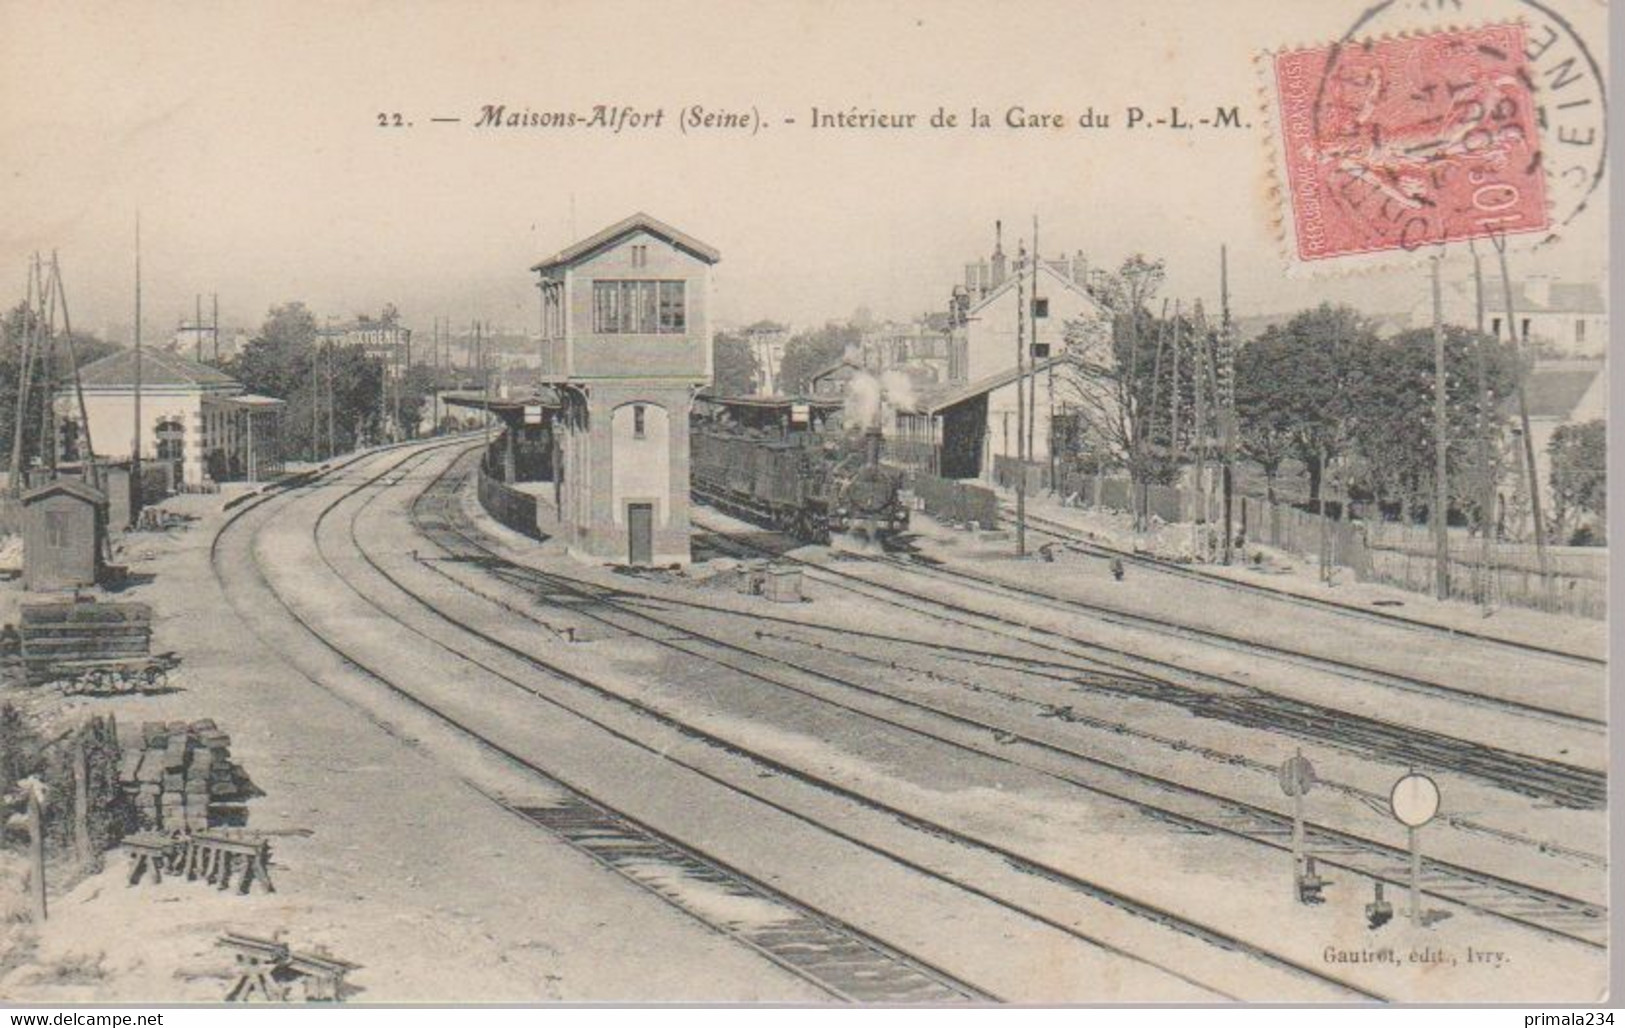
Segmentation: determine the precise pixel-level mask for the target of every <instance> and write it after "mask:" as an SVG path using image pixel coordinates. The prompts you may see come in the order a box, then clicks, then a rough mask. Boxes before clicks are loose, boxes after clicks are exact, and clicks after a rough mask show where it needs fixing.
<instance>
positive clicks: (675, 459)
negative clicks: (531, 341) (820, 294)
mask: <svg viewBox="0 0 1625 1028" xmlns="http://www.w3.org/2000/svg"><path fill="white" fill-rule="evenodd" d="M720 259H721V255H720V254H719V253H718V252H717V251H716V250H715V249H714V248H712V247H711V246H708V245H707V244H705V243H702V242H700V241H699V240H697V239H695V238H694V237H692V236H689V235H687V234H685V233H683V232H680V231H678V230H677V229H675V228H672V227H671V226H669V225H666V224H664V223H663V222H660V221H657V220H656V219H654V218H652V217H650V216H649V215H647V214H634V215H632V216H631V217H629V218H626V219H625V220H623V221H619V222H616V223H615V224H613V225H610V226H609V227H608V228H605V229H604V230H602V231H600V232H597V233H595V234H593V235H591V236H588V237H587V238H586V239H583V240H581V241H580V242H577V243H575V244H573V245H571V246H568V247H566V248H564V249H563V250H560V251H559V252H558V253H556V254H554V255H553V256H551V257H548V258H547V259H546V260H543V261H541V262H539V263H537V264H535V265H533V266H532V268H531V270H532V271H534V272H535V273H536V275H537V285H538V287H539V289H540V291H541V301H542V305H541V355H542V378H541V381H542V383H543V385H544V386H545V387H547V388H549V389H551V391H552V392H553V393H554V394H555V395H556V396H557V398H558V405H557V406H556V407H553V406H549V407H548V408H547V417H548V420H549V427H550V429H551V431H552V433H553V435H554V451H553V452H554V454H555V457H556V467H555V469H554V474H556V475H557V476H558V490H557V503H558V510H557V521H558V533H559V535H560V536H561V537H562V538H563V539H564V541H565V543H566V545H567V547H568V548H569V551H570V552H571V553H572V554H573V555H575V556H578V557H581V558H583V559H589V560H595V561H607V562H614V563H628V564H686V563H688V562H689V560H690V559H691V555H690V550H689V510H688V504H689V498H688V494H689V481H688V479H689V414H690V411H691V410H692V408H693V404H694V396H695V394H696V392H697V391H698V390H699V389H700V388H701V387H702V386H704V385H705V384H706V383H708V382H709V381H710V380H711V377H712V358H711V326H710V272H711V266H712V265H714V264H716V263H717V261H718V260H720Z"/></svg>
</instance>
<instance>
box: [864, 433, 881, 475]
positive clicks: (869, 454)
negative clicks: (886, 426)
mask: <svg viewBox="0 0 1625 1028" xmlns="http://www.w3.org/2000/svg"><path fill="white" fill-rule="evenodd" d="M884 441H885V436H883V435H882V434H881V432H880V426H879V425H870V426H869V427H868V428H865V429H864V430H863V462H864V464H866V465H867V466H869V467H871V468H875V467H879V466H880V447H881V444H882V443H883V442H884Z"/></svg>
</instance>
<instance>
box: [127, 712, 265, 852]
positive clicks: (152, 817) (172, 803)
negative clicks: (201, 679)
mask: <svg viewBox="0 0 1625 1028" xmlns="http://www.w3.org/2000/svg"><path fill="white" fill-rule="evenodd" d="M119 777H120V780H121V781H122V782H123V785H124V790H125V792H126V793H128V794H129V796H130V799H131V801H132V803H133V804H134V806H135V814H136V821H137V823H138V824H139V825H140V826H141V828H143V829H146V830H150V831H161V832H173V831H188V832H199V831H203V830H204V829H206V828H209V827H212V826H217V825H231V824H241V823H242V820H243V817H244V808H243V806H242V803H243V802H244V801H245V800H247V799H249V798H250V797H251V796H252V795H254V787H253V784H252V783H251V782H250V781H249V780H248V776H247V775H246V774H244V773H243V769H242V768H241V767H240V766H239V765H237V764H236V763H234V762H233V761H232V759H231V736H229V735H227V734H226V733H225V732H222V731H220V729H219V728H218V727H217V726H216V725H215V723H214V722H213V721H210V720H207V719H205V720H201V721H193V722H192V723H191V724H187V723H186V722H184V721H170V722H167V723H166V722H163V721H148V722H146V723H144V724H142V726H141V739H140V744H139V745H138V746H131V745H127V746H126V747H125V748H124V757H123V766H122V767H121V768H120V775H119Z"/></svg>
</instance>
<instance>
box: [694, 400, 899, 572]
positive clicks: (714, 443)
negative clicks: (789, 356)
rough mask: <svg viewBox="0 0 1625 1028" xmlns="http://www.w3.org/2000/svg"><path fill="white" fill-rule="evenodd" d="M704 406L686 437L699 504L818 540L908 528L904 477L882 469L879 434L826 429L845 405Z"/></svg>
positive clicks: (873, 540) (874, 537)
mask: <svg viewBox="0 0 1625 1028" xmlns="http://www.w3.org/2000/svg"><path fill="white" fill-rule="evenodd" d="M707 406H709V407H710V408H711V409H710V410H709V411H702V412H701V413H698V414H696V417H695V421H694V424H693V426H692V429H691V433H690V436H691V440H692V450H691V456H690V459H689V466H690V488H691V491H692V492H693V494H694V497H695V499H697V500H700V501H701V502H703V503H708V504H710V505H711V506H713V507H716V508H718V509H720V510H726V511H728V512H729V513H733V514H737V515H740V516H743V517H747V518H750V519H751V520H754V521H757V522H759V523H762V524H766V525H769V526H771V527H773V528H776V529H778V530H780V531H783V532H787V533H789V534H791V535H794V536H795V537H796V538H798V539H802V540H805V541H807V542H814V543H829V542H832V541H835V540H837V539H840V540H841V541H845V542H852V541H856V542H859V543H866V544H869V545H884V544H885V542H886V541H887V540H888V539H890V538H891V537H892V536H894V535H896V534H897V533H899V532H903V531H905V530H906V529H907V528H908V509H907V507H905V506H904V504H903V502H902V500H901V498H900V495H899V494H900V493H901V491H902V487H903V475H902V472H900V471H898V470H897V469H895V468H888V467H886V466H884V465H882V464H881V463H880V442H881V439H880V433H879V431H877V430H871V431H868V432H864V433H861V434H860V433H856V432H852V433H841V432H836V431H825V430H823V428H824V425H825V423H826V420H827V417H828V415H829V414H831V413H832V412H833V411H834V410H838V409H839V404H824V405H823V406H822V407H820V405H819V404H818V403H816V402H808V401H790V400H772V399H758V398H754V397H752V398H745V399H736V400H729V399H715V398H713V399H709V400H708V401H707ZM798 414H802V415H804V419H803V420H799V421H798V418H797V415H798Z"/></svg>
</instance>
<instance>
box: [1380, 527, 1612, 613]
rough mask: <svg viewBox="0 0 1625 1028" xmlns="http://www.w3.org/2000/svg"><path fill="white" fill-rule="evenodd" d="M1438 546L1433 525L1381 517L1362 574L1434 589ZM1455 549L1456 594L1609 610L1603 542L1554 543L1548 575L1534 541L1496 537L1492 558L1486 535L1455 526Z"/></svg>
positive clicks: (1558, 608) (1568, 609) (1560, 608)
mask: <svg viewBox="0 0 1625 1028" xmlns="http://www.w3.org/2000/svg"><path fill="white" fill-rule="evenodd" d="M1434 545H1435V544H1434V542H1433V537H1432V535H1431V534H1430V533H1429V532H1428V531H1427V529H1425V528H1421V527H1414V526H1409V525H1396V524H1389V523H1379V524H1374V525H1372V526H1371V527H1370V530H1369V533H1368V536H1367V539H1366V551H1367V554H1368V569H1367V571H1366V573H1365V574H1364V575H1362V578H1369V579H1370V580H1374V581H1379V582H1386V583H1388V584H1390V585H1397V586H1399V587H1401V588H1403V589H1411V590H1414V591H1416V592H1430V591H1432V590H1433V588H1434V561H1435V558H1434V553H1435V550H1434ZM1449 548H1450V595H1452V596H1455V597H1457V598H1460V599H1466V600H1473V601H1481V600H1484V599H1489V600H1490V601H1492V602H1496V603H1507V604H1512V605H1514V606H1518V607H1532V608H1534V609H1536V610H1545V611H1550V612H1552V613H1556V614H1573V615H1577V616H1580V617H1588V618H1602V617H1606V616H1607V610H1608V551H1607V550H1606V549H1604V548H1602V547H1584V546H1548V547H1547V548H1546V564H1547V568H1548V580H1547V581H1544V582H1543V581H1542V579H1541V574H1540V554H1539V551H1538V550H1537V549H1536V548H1535V547H1534V546H1533V545H1531V544H1528V543H1508V542H1500V541H1496V542H1494V543H1492V544H1491V545H1490V547H1489V554H1488V557H1489V561H1488V564H1486V563H1485V553H1484V542H1483V540H1482V539H1479V538H1476V537H1472V536H1468V535H1465V534H1462V533H1457V532H1452V533H1451V535H1450V540H1449Z"/></svg>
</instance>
